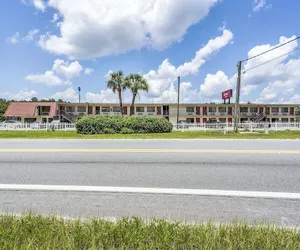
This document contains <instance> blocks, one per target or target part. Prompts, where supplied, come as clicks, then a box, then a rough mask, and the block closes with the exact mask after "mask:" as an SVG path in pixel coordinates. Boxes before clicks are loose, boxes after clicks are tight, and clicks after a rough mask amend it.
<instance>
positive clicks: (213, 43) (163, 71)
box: [144, 30, 233, 102]
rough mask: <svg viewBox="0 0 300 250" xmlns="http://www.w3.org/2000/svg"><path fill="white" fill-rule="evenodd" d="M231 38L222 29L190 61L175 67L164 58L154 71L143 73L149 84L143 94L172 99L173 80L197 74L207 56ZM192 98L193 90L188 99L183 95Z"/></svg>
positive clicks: (227, 42) (229, 33) (230, 35)
mask: <svg viewBox="0 0 300 250" xmlns="http://www.w3.org/2000/svg"><path fill="white" fill-rule="evenodd" d="M232 38H233V34H232V33H231V32H230V31H229V30H224V31H223V34H222V36H219V37H216V38H215V39H211V40H210V41H208V43H207V44H206V45H205V46H204V47H202V48H201V49H200V50H198V51H197V52H196V55H195V57H194V58H193V59H192V60H191V61H190V62H186V63H184V64H182V65H180V66H179V67H177V68H176V67H175V66H174V65H173V64H171V63H170V62H169V60H168V59H165V60H164V61H163V62H162V63H161V65H159V67H158V69H157V70H156V71H155V70H151V71H149V72H148V73H147V74H145V75H144V77H145V79H146V80H147V81H148V83H149V86H150V88H149V93H148V94H145V95H146V96H147V97H149V99H158V100H160V98H161V97H162V96H163V99H164V100H167V97H169V100H170V101H173V99H174V91H175V87H174V81H176V79H177V77H178V76H188V75H195V74H197V73H198V70H199V68H200V67H201V66H202V65H203V64H204V63H205V62H206V60H207V59H208V57H209V56H210V55H211V54H212V53H213V52H216V51H219V50H220V49H221V48H223V47H225V46H226V45H227V44H229V43H230V42H231V41H232ZM186 87H188V88H189V89H190V88H191V85H189V84H187V85H186ZM175 92H176V91H175ZM194 98H195V94H194V91H191V99H190V100H189V99H188V98H187V97H185V100H186V102H188V101H192V99H194Z"/></svg>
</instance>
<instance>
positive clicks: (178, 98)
mask: <svg viewBox="0 0 300 250" xmlns="http://www.w3.org/2000/svg"><path fill="white" fill-rule="evenodd" d="M179 100H180V76H178V97H177V125H178V123H179Z"/></svg>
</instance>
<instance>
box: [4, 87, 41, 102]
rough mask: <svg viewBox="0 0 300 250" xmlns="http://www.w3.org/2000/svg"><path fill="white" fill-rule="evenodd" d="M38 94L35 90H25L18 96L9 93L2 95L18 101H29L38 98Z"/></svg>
mask: <svg viewBox="0 0 300 250" xmlns="http://www.w3.org/2000/svg"><path fill="white" fill-rule="evenodd" d="M37 94H38V92H37V91H35V90H28V89H23V90H21V91H20V92H19V93H17V94H12V93H9V92H6V93H2V95H3V96H5V97H6V98H8V99H13V100H16V101H21V100H23V101H29V100H30V99H31V98H32V97H34V96H36V95H37Z"/></svg>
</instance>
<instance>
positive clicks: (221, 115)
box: [5, 102, 299, 124]
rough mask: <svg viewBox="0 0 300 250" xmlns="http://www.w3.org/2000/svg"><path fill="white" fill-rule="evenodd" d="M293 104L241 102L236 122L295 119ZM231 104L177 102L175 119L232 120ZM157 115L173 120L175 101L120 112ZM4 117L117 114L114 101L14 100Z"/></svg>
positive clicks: (29, 119)
mask: <svg viewBox="0 0 300 250" xmlns="http://www.w3.org/2000/svg"><path fill="white" fill-rule="evenodd" d="M297 106H299V105H296V104H241V105H240V112H239V113H240V115H239V117H240V122H247V121H255V122H262V121H266V122H276V121H278V122H295V121H296V120H297V118H298V115H299V114H298V113H297V112H296V107H297ZM234 112H235V111H234V104H180V105H179V120H180V121H182V120H184V121H186V122H188V123H206V122H214V121H219V122H229V123H230V122H232V121H233V117H234ZM130 114H131V115H135V116H159V117H164V118H165V119H167V120H169V121H170V122H172V123H174V124H175V123H176V121H177V104H135V106H134V109H131V108H130V104H124V105H123V115H127V116H129V115H130ZM5 115H6V116H8V117H10V118H12V119H18V120H20V121H22V122H35V121H37V122H51V121H53V120H61V121H63V122H74V121H76V120H77V119H79V118H80V117H82V116H85V115H121V112H120V107H119V104H118V103H115V104H110V103H54V102H53V103H47V102H36V103H34V102H24V103H22V102H16V103H11V104H10V105H9V107H8V109H7V110H6V113H5Z"/></svg>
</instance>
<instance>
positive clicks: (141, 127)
mask: <svg viewBox="0 0 300 250" xmlns="http://www.w3.org/2000/svg"><path fill="white" fill-rule="evenodd" d="M76 129H77V132H78V133H79V134H114V133H122V134H149V133H170V132H171V131H172V129H173V125H172V124H171V123H170V122H169V121H167V120H166V119H164V118H160V117H149V116H138V117H135V116H123V117H122V116H103V115H99V116H84V117H82V118H81V119H80V120H79V121H77V122H76Z"/></svg>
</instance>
